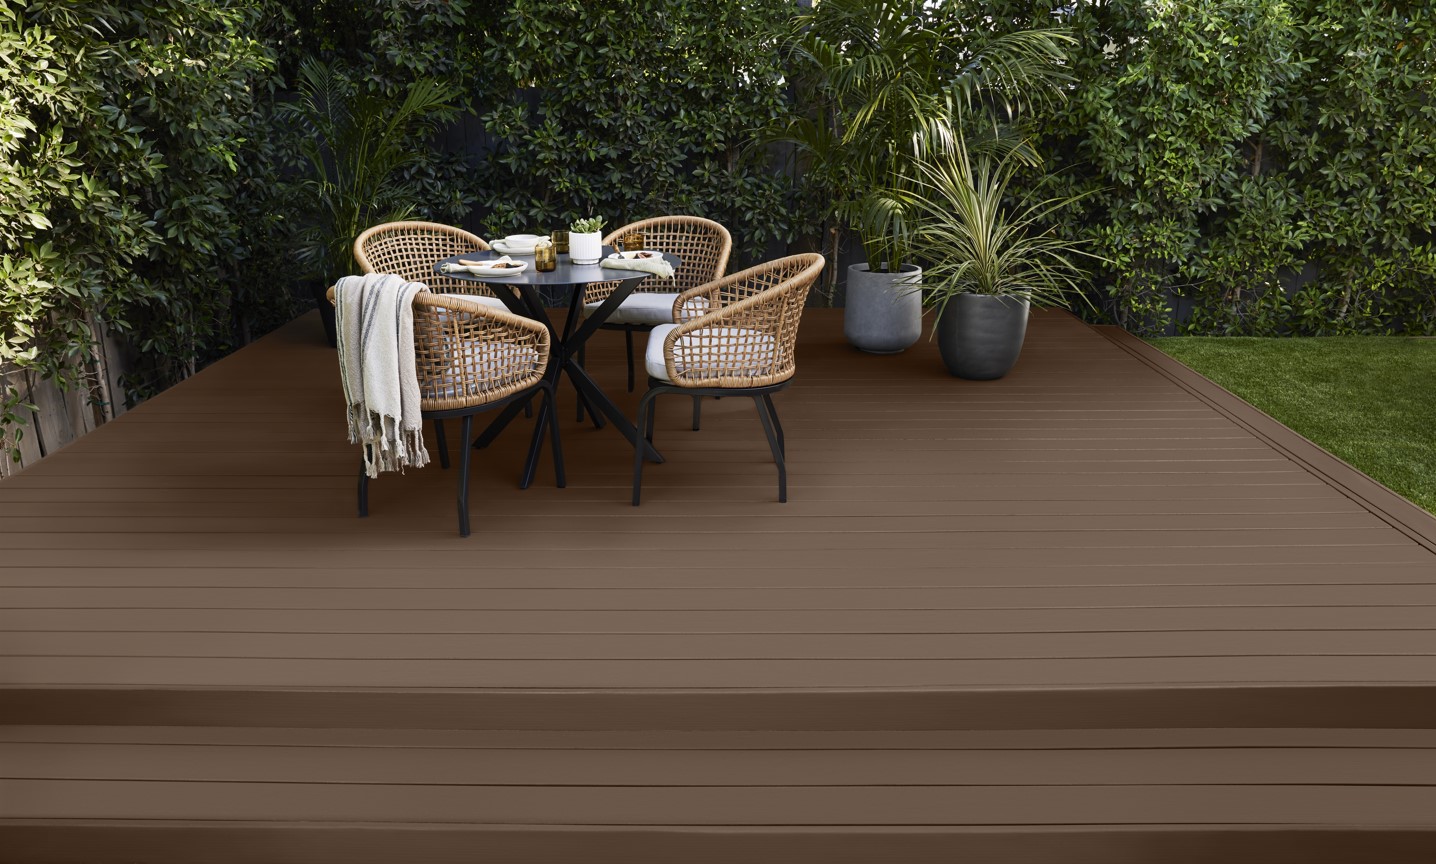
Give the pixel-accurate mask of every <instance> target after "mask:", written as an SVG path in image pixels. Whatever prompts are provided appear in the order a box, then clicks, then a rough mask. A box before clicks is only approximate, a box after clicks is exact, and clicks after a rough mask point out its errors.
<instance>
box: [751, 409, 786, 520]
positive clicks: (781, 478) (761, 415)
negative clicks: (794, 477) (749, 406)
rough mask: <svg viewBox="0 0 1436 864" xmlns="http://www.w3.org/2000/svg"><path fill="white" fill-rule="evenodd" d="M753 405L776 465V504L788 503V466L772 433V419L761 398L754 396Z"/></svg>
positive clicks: (773, 432) (774, 434)
mask: <svg viewBox="0 0 1436 864" xmlns="http://www.w3.org/2000/svg"><path fill="white" fill-rule="evenodd" d="M753 404H754V405H756V406H758V419H759V420H761V421H762V422H763V433H764V434H765V435H767V436H768V447H769V449H771V450H772V451H773V461H774V462H776V463H778V502H779V503H787V501H788V466H787V465H785V464H784V463H783V448H782V446H781V445H779V444H778V434H777V433H776V432H775V431H773V422H774V418H770V417H769V416H768V405H767V404H766V401H765V400H764V399H763V397H762V396H754V397H753Z"/></svg>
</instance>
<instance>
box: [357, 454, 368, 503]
mask: <svg viewBox="0 0 1436 864" xmlns="http://www.w3.org/2000/svg"><path fill="white" fill-rule="evenodd" d="M368 515H369V469H368V466H366V465H365V464H364V455H363V454H362V453H361V454H360V455H359V517H360V518H361V519H362V518H364V517H365V516H368Z"/></svg>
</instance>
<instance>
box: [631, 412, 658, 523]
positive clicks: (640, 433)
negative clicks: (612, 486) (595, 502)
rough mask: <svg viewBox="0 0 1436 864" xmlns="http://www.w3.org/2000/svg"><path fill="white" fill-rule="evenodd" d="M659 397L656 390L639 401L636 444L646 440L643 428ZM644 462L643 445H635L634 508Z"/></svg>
mask: <svg viewBox="0 0 1436 864" xmlns="http://www.w3.org/2000/svg"><path fill="white" fill-rule="evenodd" d="M657 397H658V392H657V391H656V390H649V391H648V392H647V393H645V394H643V398H642V399H641V400H639V402H638V414H637V416H636V417H635V418H634V419H636V420H637V421H638V429H637V431H636V434H635V435H634V440H635V441H636V442H642V441H643V440H644V438H645V433H644V428H643V427H644V426H645V425H647V423H646V421H647V420H648V418H649V416H651V415H652V413H653V412H652V411H651V410H650V405H651V404H652V403H653V402H654V401H655V400H656V399H657ZM643 461H644V459H643V446H642V445H641V443H638V444H635V446H634V448H633V506H634V507H637V506H638V500H639V493H640V490H641V489H642V488H643Z"/></svg>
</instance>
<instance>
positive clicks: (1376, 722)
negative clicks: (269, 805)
mask: <svg viewBox="0 0 1436 864" xmlns="http://www.w3.org/2000/svg"><path fill="white" fill-rule="evenodd" d="M1388 659H1389V658H1388ZM670 665H673V664H670ZM688 665H689V666H691V667H692V668H693V670H694V675H695V676H698V675H700V674H701V673H702V670H703V669H704V668H705V664H703V663H698V662H693V663H690V664H688ZM753 665H754V666H760V665H761V663H760V662H759V661H753ZM754 674H761V670H759V671H758V672H755V673H754ZM1433 717H1436V683H1429V682H1428V683H1423V682H1391V683H1381V682H1366V683H1359V684H1357V683H1351V684H1347V683H1333V684H1320V683H1292V682H1289V681H1287V682H1283V681H1276V680H1273V681H1270V682H1268V683H1261V682H1257V681H1248V682H1243V683H1210V684H1202V685H1192V684H1185V685H1181V684H1158V683H1149V684H1146V685H1143V686H1136V685H1126V684H1116V683H1114V684H1107V685H1102V684H1086V685H1080V686H1078V685H1069V686H1057V685H1053V684H1047V685H1041V686H1026V687H1023V686H1005V687H988V686H970V685H969V686H962V685H956V686H953V685H949V686H943V685H937V684H934V685H927V686H921V687H850V688H827V687H808V688H793V687H779V686H773V687H761V688H759V687H684V688H677V687H673V688H657V689H655V688H639V687H611V688H605V687H566V688H548V687H541V686H537V687H536V686H529V687H524V686H512V687H503V688H498V687H485V688H466V687H452V688H433V687H412V688H411V687H374V688H351V687H326V688H318V687H315V688H302V687H284V688H276V687H113V686H103V685H95V686H66V687H57V686H42V687H31V686H23V685H21V686H15V685H12V686H8V687H6V686H0V723H6V724H12V725H15V724H28V725H53V726H59V725H86V724H89V723H92V722H93V721H94V719H96V718H104V719H105V721H106V722H107V723H110V724H114V725H127V726H234V727H240V726H244V727H285V728H324V729H328V728H345V729H401V730H402V729H467V730H472V731H492V730H499V731H502V730H529V731H541V732H579V731H609V732H643V731H651V730H670V731H686V732H729V731H792V732H805V731H826V732H835V731H891V732H896V731H908V732H920V731H944V730H952V729H969V730H980V729H990V730H1003V729H1011V730H1021V729H1047V728H1051V727H1053V726H1054V725H1060V726H1061V727H1063V728H1068V729H1109V728H1171V727H1180V728H1229V727H1238V728H1242V727H1252V728H1257V727H1260V728H1268V727H1270V728H1284V727H1312V726H1318V727H1323V728H1338V729H1358V728H1363V729H1412V728H1417V729H1419V728H1429V727H1431V726H1432V722H1431V721H1432V718H1433Z"/></svg>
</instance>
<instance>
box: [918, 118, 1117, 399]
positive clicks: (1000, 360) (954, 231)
mask: <svg viewBox="0 0 1436 864" xmlns="http://www.w3.org/2000/svg"><path fill="white" fill-rule="evenodd" d="M1017 170H1018V165H1017V163H1016V158H1015V157H1014V156H1013V155H1012V152H1011V151H1009V152H1008V153H1007V154H1006V155H999V154H994V153H991V152H982V153H977V154H969V153H968V150H967V147H966V146H965V145H964V144H963V143H962V141H961V139H960V138H959V141H958V143H957V146H956V148H955V149H954V152H953V153H952V154H951V155H950V156H948V157H947V158H944V159H941V160H938V161H935V162H931V163H926V164H924V165H923V166H922V175H923V183H922V191H921V193H920V195H919V197H918V200H917V210H918V213H919V220H918V228H917V231H916V237H917V241H918V243H919V245H920V248H921V249H922V254H923V257H924V258H925V259H927V260H928V261H930V262H931V263H930V264H929V266H928V267H927V268H926V273H925V277H926V278H925V279H924V283H925V287H926V289H927V296H926V297H925V298H924V299H925V300H926V302H927V304H928V305H929V306H931V307H933V308H934V309H936V310H937V313H938V317H937V324H936V331H937V343H938V349H939V350H940V351H941V353H942V361H943V364H944V365H945V366H947V370H948V371H949V372H951V373H952V374H953V375H955V376H957V377H959V378H966V379H969V380H974V381H988V380H992V379H994V378H1001V377H1002V376H1004V375H1006V374H1007V373H1008V371H1009V370H1010V369H1011V368H1012V366H1013V365H1014V364H1015V363H1016V362H1017V357H1018V354H1019V353H1021V351H1022V341H1023V337H1024V336H1025V335H1026V332H1027V312H1028V309H1029V307H1030V306H1031V305H1032V304H1034V303H1035V304H1037V305H1038V306H1066V305H1067V301H1068V298H1069V297H1071V296H1073V295H1076V296H1082V295H1081V293H1080V291H1079V285H1078V280H1080V279H1082V278H1083V276H1084V275H1085V270H1084V268H1082V267H1081V266H1079V265H1078V263H1077V259H1078V258H1087V259H1091V260H1101V259H1100V258H1098V257H1097V256H1095V255H1093V254H1092V253H1090V252H1087V251H1086V250H1085V249H1083V248H1082V244H1081V243H1078V242H1074V241H1070V240H1065V239H1063V238H1062V237H1060V236H1058V235H1057V234H1056V231H1055V228H1054V227H1053V225H1054V221H1055V220H1054V219H1053V218H1052V217H1053V216H1054V215H1055V214H1057V213H1058V212H1059V211H1061V210H1063V209H1065V208H1066V207H1068V206H1070V205H1071V204H1073V203H1074V202H1075V201H1077V200H1079V199H1080V198H1081V197H1084V196H1076V197H1057V198H1049V199H1046V200H1037V201H1031V200H1029V201H1018V202H1016V203H1014V204H1012V205H1010V206H1009V205H1008V204H1007V203H1006V202H1005V201H1004V198H1006V196H1007V192H1008V186H1009V185H1010V183H1011V181H1012V179H1013V177H1014V175H1015V174H1016V172H1017ZM1084 299H1085V298H1084Z"/></svg>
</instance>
